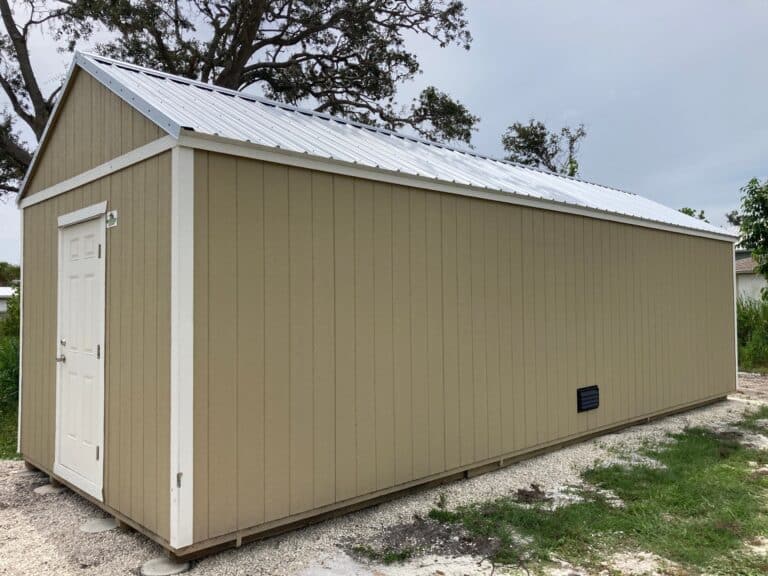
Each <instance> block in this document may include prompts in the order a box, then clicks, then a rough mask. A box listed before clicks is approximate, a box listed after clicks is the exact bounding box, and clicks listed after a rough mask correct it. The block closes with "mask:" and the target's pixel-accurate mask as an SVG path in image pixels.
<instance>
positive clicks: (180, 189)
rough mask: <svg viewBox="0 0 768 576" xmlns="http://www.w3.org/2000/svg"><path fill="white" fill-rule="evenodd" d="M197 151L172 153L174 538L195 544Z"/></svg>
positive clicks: (179, 543) (175, 545)
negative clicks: (195, 178)
mask: <svg viewBox="0 0 768 576" xmlns="http://www.w3.org/2000/svg"><path fill="white" fill-rule="evenodd" d="M194 169H195V151H194V150H193V149H192V148H185V147H181V146H177V147H175V148H173V151H172V152H171V463H170V464H171V486H170V490H171V537H170V544H171V546H172V547H173V548H175V549H177V550H178V549H180V548H183V547H185V546H189V545H190V544H192V543H193V538H194V532H193V525H192V521H193V517H194V478H193V472H194V452H193V440H194V438H193V425H194V417H193V416H194V414H193V411H194V403H193V393H194V387H193V383H194V365H193V358H194V290H193V288H194V282H195V278H194V263H195V249H194V248H195V246H194V240H195V237H194V236H195V235H194V224H195V191H194Z"/></svg>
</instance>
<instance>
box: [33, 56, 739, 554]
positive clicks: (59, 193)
mask: <svg viewBox="0 0 768 576" xmlns="http://www.w3.org/2000/svg"><path fill="white" fill-rule="evenodd" d="M19 205H20V207H21V208H22V223H23V224H22V230H23V232H22V234H23V279H22V287H23V294H22V382H21V386H22V393H21V402H22V406H21V410H20V418H21V425H20V451H21V453H22V454H23V456H24V458H25V460H26V461H27V462H29V463H30V464H32V465H34V466H36V467H38V468H40V469H41V470H44V471H45V472H47V473H49V474H51V475H52V476H54V477H56V478H58V479H59V480H61V481H63V482H65V483H66V484H68V485H69V486H70V487H72V488H73V489H75V490H77V491H78V492H80V493H81V494H83V495H84V496H85V497H87V498H89V499H91V500H93V501H94V502H96V503H97V504H98V505H99V506H101V507H102V508H103V509H104V510H106V511H108V512H109V513H111V514H114V515H115V516H116V517H118V518H119V519H121V520H123V521H124V522H126V523H128V524H130V525H132V526H134V527H135V528H137V529H139V530H141V531H142V532H144V533H145V534H147V535H148V536H150V537H151V538H153V539H154V540H156V541H157V542H159V543H160V544H162V545H163V546H165V547H166V548H167V549H168V550H170V551H171V552H173V553H174V554H176V555H179V556H188V555H191V554H196V553H199V552H200V551H204V550H209V549H212V548H214V547H218V546H224V545H230V544H234V543H239V542H240V541H241V540H242V539H244V538H248V537H251V536H258V535H263V534H266V533H269V532H271V531H275V530H281V529H285V528H286V527H289V526H291V525H293V524H295V523H300V522H306V521H309V520H313V519H318V518H321V517H323V516H324V515H328V514H333V513H338V512H339V511H342V510H346V509H350V508H352V507H357V506H362V505H365V504H368V503H371V502H374V501H376V500H377V499H380V498H383V497H387V496H389V495H391V494H394V493H397V492H398V491H402V490H404V489H407V488H411V487H414V486H417V485H420V484H424V483H428V482H433V481H441V480H445V479H450V478H457V477H460V476H461V475H464V474H472V473H475V472H477V471H483V470H487V469H492V468H493V467H496V466H499V465H503V464H504V463H508V462H510V461H513V460H514V459H517V458H520V457H524V456H526V455H529V454H531V453H534V452H536V451H540V450H543V449H547V448H550V447H553V446H556V445H560V444H563V443H566V442H571V441H574V440H578V439H581V438H584V437H587V436H590V435H594V434H598V433H601V432H604V431H606V430H610V429H614V428H617V427H620V426H625V425H628V424H630V423H633V422H638V421H641V420H644V419H647V418H650V417H654V416H658V415H661V414H665V413H670V412H674V411H679V410H684V409H687V408H690V407H693V406H697V405H701V404H703V403H707V402H711V401H715V400H717V399H720V398H723V397H724V396H725V395H726V394H728V392H730V391H732V390H733V389H734V388H735V383H736V359H735V321H734V268H733V241H734V240H735V239H734V238H733V237H732V236H730V235H728V234H727V233H726V232H724V231H723V230H721V229H719V228H716V227H714V226H711V225H710V224H707V223H705V222H702V221H699V220H696V219H694V218H690V217H688V216H685V215H683V214H680V213H679V212H677V211H675V210H672V209H670V208H666V207H664V206H661V205H659V204H657V203H655V202H652V201H650V200H647V199H644V198H641V197H639V196H636V195H632V194H628V193H625V192H622V191H619V190H614V189H611V188H607V187H604V186H599V185H596V184H591V183H587V182H583V181H580V180H576V179H570V178H564V177H562V176H557V175H553V174H548V173H544V172H541V171H538V170H533V169H530V168H526V167H521V166H517V165H513V164H510V163H507V162H503V161H498V160H493V159H490V158H486V157H483V156H480V155H477V154H474V153H471V152H466V151H459V150H455V149H452V148H447V147H444V146H440V145H436V144H432V143H427V142H424V141H421V140H418V139H416V138H413V137H411V136H407V135H401V134H395V133H392V132H388V131H385V130H380V129H376V128H372V127H368V126H362V125H358V124H355V123H352V122H349V121H346V120H343V119H338V118H332V117H328V116H325V115H321V114H315V113H311V112H306V111H302V110H297V109H295V108H292V107H289V106H285V105H282V104H276V103H273V102H268V101H265V100H262V99H258V98H254V97H252V96H248V95H245V94H240V93H236V92H231V91H228V90H224V89H219V88H215V87H212V86H209V85H205V84H200V83H196V82H191V81H189V80H185V79H183V78H177V77H172V76H168V75H166V74H162V73H158V72H155V71H151V70H147V69H144V68H140V67H136V66H133V65H130V64H125V63H120V62H116V61H113V60H109V59H106V58H102V57H99V56H92V55H87V54H78V55H77V56H76V58H75V62H74V63H73V67H72V70H71V72H70V75H69V77H68V80H67V82H66V86H65V88H64V91H63V93H62V97H61V99H60V102H59V104H58V106H57V107H56V110H55V112H54V114H53V116H52V119H51V122H50V124H49V126H48V129H47V130H46V133H45V135H44V137H43V141H42V144H41V146H40V149H39V151H38V153H37V154H36V156H35V159H34V161H33V164H32V167H31V168H30V171H29V173H28V174H27V177H26V179H25V181H24V184H23V189H22V193H21V194H20V196H19ZM595 387H596V388H595ZM598 393H599V397H596V396H597V395H598ZM595 402H596V403H597V405H595Z"/></svg>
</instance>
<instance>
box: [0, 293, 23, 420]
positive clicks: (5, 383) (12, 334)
mask: <svg viewBox="0 0 768 576" xmlns="http://www.w3.org/2000/svg"><path fill="white" fill-rule="evenodd" d="M19 324H20V314H19V293H18V290H16V293H15V294H14V295H13V296H12V297H11V298H10V299H9V300H8V310H7V312H6V314H5V316H4V317H2V318H0V409H7V408H8V407H9V406H15V405H16V403H17V400H18V395H19Z"/></svg>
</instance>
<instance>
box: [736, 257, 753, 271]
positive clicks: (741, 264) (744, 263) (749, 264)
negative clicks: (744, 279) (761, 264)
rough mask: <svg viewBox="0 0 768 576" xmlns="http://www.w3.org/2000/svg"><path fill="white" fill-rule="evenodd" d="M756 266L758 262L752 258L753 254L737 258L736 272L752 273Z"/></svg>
mask: <svg viewBox="0 0 768 576" xmlns="http://www.w3.org/2000/svg"><path fill="white" fill-rule="evenodd" d="M756 266H757V262H755V261H754V260H753V259H752V256H749V257H748V258H741V259H740V260H736V274H752V273H754V271H755V267H756Z"/></svg>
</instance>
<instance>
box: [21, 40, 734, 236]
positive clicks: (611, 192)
mask: <svg viewBox="0 0 768 576" xmlns="http://www.w3.org/2000/svg"><path fill="white" fill-rule="evenodd" d="M75 65H76V66H79V67H81V68H82V69H84V70H86V71H87V72H88V73H89V74H91V75H92V76H94V77H95V78H96V79H97V80H99V81H100V82H101V83H102V84H103V85H104V86H106V87H107V88H109V89H110V90H112V91H113V92H114V93H115V94H117V95H119V96H120V97H121V98H123V99H124V100H125V101H126V102H128V103H129V104H131V105H132V106H134V108H136V110H138V111H139V112H141V113H142V114H144V115H145V116H146V117H147V118H149V119H150V120H152V121H153V122H155V123H156V124H157V125H158V126H160V127H161V128H163V129H164V130H165V131H166V132H168V133H169V134H170V135H171V136H172V137H174V138H181V139H182V142H183V143H184V144H186V145H192V146H196V145H197V144H195V143H194V142H195V140H194V139H190V138H186V140H187V141H185V137H186V136H193V135H194V136H196V135H201V136H205V137H208V138H207V139H208V140H210V139H211V137H212V138H213V139H215V140H221V141H222V142H225V143H230V144H231V143H235V144H237V143H242V144H244V145H246V146H249V147H251V148H258V149H262V150H271V151H274V152H277V153H284V154H287V155H289V156H293V157H294V158H295V157H296V156H301V157H304V158H306V159H307V160H314V161H315V162H312V164H313V165H314V166H316V165H317V162H316V161H320V162H323V161H325V162H326V163H327V167H326V170H327V171H330V172H336V171H339V170H337V168H338V167H339V166H345V165H346V166H348V167H352V168H355V173H358V172H359V171H360V170H364V171H366V172H369V173H370V174H371V175H372V176H371V177H372V179H377V178H376V176H373V174H375V173H379V174H388V175H390V176H395V177H397V179H396V180H394V181H401V180H403V177H405V178H409V177H410V178H415V179H418V180H419V181H420V186H421V187H428V186H425V185H424V182H425V181H431V182H434V183H435V184H441V185H443V186H441V187H439V188H437V189H442V188H445V185H448V186H449V187H451V188H456V189H458V192H459V193H461V189H462V188H463V189H465V190H466V193H467V194H468V195H472V196H477V195H478V194H477V192H478V191H480V192H483V191H486V192H488V193H492V196H497V197H500V199H501V200H502V201H504V200H506V201H509V202H513V203H515V201H516V200H518V201H519V203H522V204H530V203H534V204H536V205H541V203H542V202H543V203H545V204H547V205H550V206H551V207H552V208H553V209H557V210H560V211H565V212H569V211H573V212H576V213H582V214H583V213H587V214H589V213H591V212H595V213H596V214H595V216H596V217H600V214H602V215H603V217H605V216H608V215H615V216H618V217H620V220H621V221H625V220H627V221H636V222H637V223H638V224H640V225H645V226H649V225H650V226H652V227H660V228H663V229H672V230H675V231H679V232H682V233H688V234H694V235H703V236H714V237H718V238H721V239H724V240H730V241H734V240H735V239H736V238H735V237H734V236H732V235H731V234H730V233H728V232H727V231H726V230H723V229H722V228H719V227H717V226H714V225H712V224H709V223H707V222H704V221H702V220H698V219H696V218H692V217H690V216H686V215H685V214H682V213H681V212H679V211H677V210H675V209H673V208H669V207H667V206H664V205H662V204H659V203H657V202H654V201H652V200H648V199H647V198H643V197H641V196H637V195H635V194H630V193H628V192H623V191H621V190H616V189H614V188H609V187H606V186H601V185H598V184H592V183H589V182H584V181H582V180H578V179H575V178H567V177H564V176H560V175H557V174H552V173H549V172H545V171H543V170H538V169H533V168H529V167H526V166H521V165H517V164H513V163H510V162H507V161H503V160H497V159H494V158H489V157H486V156H482V155H480V154H476V153H474V152H470V151H466V150H459V149H456V148H452V147H448V146H444V145H441V144H435V143H431V142H427V141H425V140H421V139H419V138H415V137H412V136H409V135H404V134H399V133H395V132H391V131H389V130H384V129H380V128H375V127H371V126H366V125H362V124H359V123H356V122H351V121H349V120H345V119H343V118H338V117H333V116H329V115H327V114H319V113H316V112H312V111H308V110H303V109H299V108H296V107H293V106H289V105H286V104H281V103H276V102H273V101H270V100H266V99H264V98H258V97H255V96H251V95H248V94H245V93H241V92H236V91H232V90H227V89H224V88H219V87H215V86H211V85H209V84H204V83H201V82H195V81H191V80H188V79H185V78H182V77H178V76H172V75H169V74H164V73H162V72H157V71H154V70H149V69H147V68H142V67H140V66H135V65H132V64H126V63H123V62H118V61H116V60H112V59H109V58H105V57H102V56H95V55H91V54H85V53H77V54H76V56H75ZM198 144H199V142H198ZM33 165H34V164H33ZM389 180H390V181H393V179H392V178H389ZM455 191H456V190H455ZM481 195H482V194H481ZM656 224H658V225H659V226H655V225H656Z"/></svg>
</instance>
